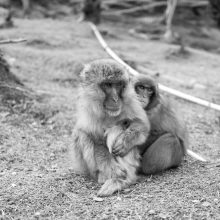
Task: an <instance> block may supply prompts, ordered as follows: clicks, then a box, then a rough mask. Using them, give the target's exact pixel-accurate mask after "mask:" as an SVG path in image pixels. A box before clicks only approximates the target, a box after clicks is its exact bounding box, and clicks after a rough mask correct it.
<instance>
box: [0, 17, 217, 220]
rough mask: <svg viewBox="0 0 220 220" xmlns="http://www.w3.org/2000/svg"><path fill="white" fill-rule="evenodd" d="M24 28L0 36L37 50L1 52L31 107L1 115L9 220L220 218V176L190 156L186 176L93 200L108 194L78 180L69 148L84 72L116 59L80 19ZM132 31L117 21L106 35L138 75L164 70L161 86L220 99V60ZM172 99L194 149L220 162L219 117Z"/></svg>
mask: <svg viewBox="0 0 220 220" xmlns="http://www.w3.org/2000/svg"><path fill="white" fill-rule="evenodd" d="M15 24H16V28H13V29H7V30H4V31H1V36H0V37H1V38H2V39H5V38H20V37H23V38H27V39H28V42H26V43H21V44H11V45H4V46H3V45H2V46H1V50H3V52H4V54H5V56H6V58H7V60H9V61H13V64H12V65H11V71H12V72H13V73H14V74H15V75H16V76H17V77H18V78H19V79H20V80H21V82H22V83H24V85H25V86H26V88H28V91H29V93H30V94H31V95H30V96H31V97H32V98H30V99H29V100H27V101H25V102H20V103H19V102H18V103H8V105H3V104H1V106H0V219H4V220H5V219H65V220H66V219H71V220H72V219H198V220H200V219H220V167H216V166H214V165H213V166H212V165H210V164H206V163H201V162H198V161H195V160H193V159H191V158H189V157H186V159H185V161H184V163H183V164H182V166H181V167H179V168H177V169H174V170H170V171H167V172H164V173H163V174H159V175H154V176H147V177H143V178H142V179H141V180H140V182H139V183H137V184H136V185H134V186H132V187H130V188H129V190H125V191H124V192H120V193H118V194H116V195H114V196H112V197H109V198H104V199H103V201H96V200H94V197H95V195H96V193H97V191H98V189H99V188H100V185H99V184H97V183H95V182H93V181H91V180H89V179H87V178H86V177H82V176H79V175H75V174H73V172H72V170H71V163H72V161H71V160H70V158H69V157H68V148H69V147H71V144H72V142H71V135H72V129H73V127H74V121H75V119H74V117H75V116H74V114H75V96H76V90H75V87H76V85H77V73H78V71H79V69H80V68H81V64H80V63H81V62H82V63H85V62H87V61H91V60H93V59H96V58H103V57H108V55H107V54H106V53H105V52H104V51H103V49H102V48H101V47H100V45H99V43H98V42H97V41H96V39H95V37H94V36H93V34H92V32H91V30H90V29H89V28H88V25H87V24H86V23H81V24H79V23H77V22H76V21H75V18H73V17H72V18H71V17H69V18H65V19H63V20H62V21H58V20H52V19H36V20H35V19H32V20H28V19H17V20H15ZM130 28H131V25H124V24H122V23H118V24H117V25H116V24H114V23H111V22H108V23H105V24H103V25H101V27H100V29H101V30H102V31H105V38H106V41H107V42H108V43H109V45H110V46H111V47H112V48H113V49H114V50H115V51H116V52H117V53H118V54H119V55H120V56H121V57H122V58H123V59H125V60H127V61H129V62H130V63H132V64H133V65H135V67H136V68H137V69H140V68H142V70H143V67H145V68H150V69H152V70H156V71H158V72H159V73H160V76H159V77H158V80H159V82H161V83H164V84H166V85H168V86H171V87H173V88H176V89H179V90H181V91H184V92H186V93H188V94H192V95H197V96H198V97H201V98H205V99H208V100H211V101H212V97H213V94H216V92H217V94H218V88H219V82H220V74H219V73H220V57H219V55H215V54H211V53H206V52H202V53H197V52H195V51H190V52H189V54H188V55H187V56H181V55H179V54H178V51H177V46H171V45H168V44H165V43H163V42H158V41H157V42H155V41H149V40H146V39H141V38H137V37H135V36H132V35H130V34H129V29H130ZM106 30H108V31H107V32H106ZM36 97H37V98H36ZM214 97H215V96H214ZM217 98H218V96H217V95H216V100H217V101H218V99H217ZM170 99H171V100H172V101H173V102H174V103H175V105H176V106H177V107H178V109H179V110H180V112H181V114H182V116H183V118H184V119H185V121H186V124H187V126H188V129H189V132H190V148H191V149H192V150H194V151H195V152H198V153H199V154H201V155H203V156H204V157H205V158H207V159H209V160H211V161H217V160H219V158H220V146H219V143H220V135H219V133H220V113H219V112H216V111H213V110H211V109H209V108H204V107H201V106H198V105H195V104H192V103H189V102H186V101H183V100H180V99H176V98H174V97H172V96H170Z"/></svg>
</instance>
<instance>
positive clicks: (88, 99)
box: [72, 59, 150, 196]
mask: <svg viewBox="0 0 220 220" xmlns="http://www.w3.org/2000/svg"><path fill="white" fill-rule="evenodd" d="M80 80H81V82H80V86H79V93H78V95H79V97H78V102H77V112H76V119H77V121H76V125H75V129H74V134H73V136H74V139H73V142H74V145H73V148H72V153H73V154H72V156H73V157H74V165H75V167H74V169H75V171H78V172H80V173H84V174H87V175H90V176H91V177H92V178H94V179H96V180H98V182H100V183H104V185H103V186H102V188H101V190H100V191H99V193H98V194H99V195H101V196H105V195H110V194H112V193H114V192H115V191H117V190H121V189H123V188H125V187H126V186H128V185H129V184H131V183H133V181H135V180H136V169H137V168H138V166H139V157H138V155H139V152H137V151H136V150H133V149H135V146H137V145H140V144H142V143H144V142H145V141H146V138H147V136H148V133H149V130H150V125H149V120H148V118H147V115H146V114H145V111H144V110H143V108H142V106H141V104H140V102H139V101H138V98H137V94H136V93H135V91H134V87H133V85H132V83H131V82H130V78H129V74H128V73H127V71H126V70H125V69H124V68H123V67H122V66H121V65H119V64H118V63H117V62H115V61H113V60H107V59H103V60H97V61H94V62H91V63H89V64H88V65H86V66H85V67H84V69H83V71H82V72H81V73H80ZM127 121H129V128H128V127H127ZM118 122H122V124H121V128H122V129H121V128H120V129H118V131H119V132H117V134H119V133H120V140H121V141H122V142H123V145H124V146H125V148H126V149H130V152H129V153H128V154H127V155H126V156H125V157H124V158H118V157H115V156H113V155H112V154H111V153H110V152H109V150H108V148H107V146H106V135H107V140H111V135H110V134H108V133H109V131H111V128H113V127H114V126H116V125H117V123H118ZM114 131H115V130H114ZM114 131H113V132H114ZM107 142H109V141H107ZM110 142H111V141H110ZM115 146H117V145H115ZM131 149H132V150H131ZM137 153H138V155H137ZM132 167H133V168H132ZM130 168H132V172H130V170H131V169H130Z"/></svg>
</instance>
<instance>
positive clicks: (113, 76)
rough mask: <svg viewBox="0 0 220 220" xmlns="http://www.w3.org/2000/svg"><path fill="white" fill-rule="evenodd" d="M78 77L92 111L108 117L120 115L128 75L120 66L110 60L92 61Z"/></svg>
mask: <svg viewBox="0 0 220 220" xmlns="http://www.w3.org/2000/svg"><path fill="white" fill-rule="evenodd" d="M80 76H81V80H82V83H81V84H82V88H83V90H84V92H86V95H87V100H88V99H89V100H90V103H91V108H92V105H93V108H95V110H94V111H98V110H99V112H104V113H105V114H107V115H108V116H110V117H116V116H118V115H120V114H121V111H122V108H123V102H124V94H125V92H126V90H127V89H128V88H127V87H128V84H129V75H128V73H127V71H126V70H125V69H124V68H123V67H122V66H121V65H120V64H118V63H117V62H115V61H113V60H111V59H101V60H97V61H93V62H91V63H89V64H87V65H86V66H85V68H84V69H83V71H82V72H81V74H80ZM89 100H88V101H89Z"/></svg>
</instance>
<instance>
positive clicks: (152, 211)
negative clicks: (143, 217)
mask: <svg viewBox="0 0 220 220" xmlns="http://www.w3.org/2000/svg"><path fill="white" fill-rule="evenodd" d="M148 213H149V215H154V214H155V213H156V211H155V210H153V209H151V210H149V211H148Z"/></svg>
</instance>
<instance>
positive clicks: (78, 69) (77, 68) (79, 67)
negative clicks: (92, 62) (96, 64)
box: [73, 62, 84, 77]
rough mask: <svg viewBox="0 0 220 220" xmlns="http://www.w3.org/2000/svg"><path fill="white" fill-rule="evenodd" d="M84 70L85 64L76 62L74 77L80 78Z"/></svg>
mask: <svg viewBox="0 0 220 220" xmlns="http://www.w3.org/2000/svg"><path fill="white" fill-rule="evenodd" d="M83 69H84V64H83V63H81V62H76V63H75V64H74V71H73V72H74V75H75V76H78V77H80V73H81V72H82V70H83Z"/></svg>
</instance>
